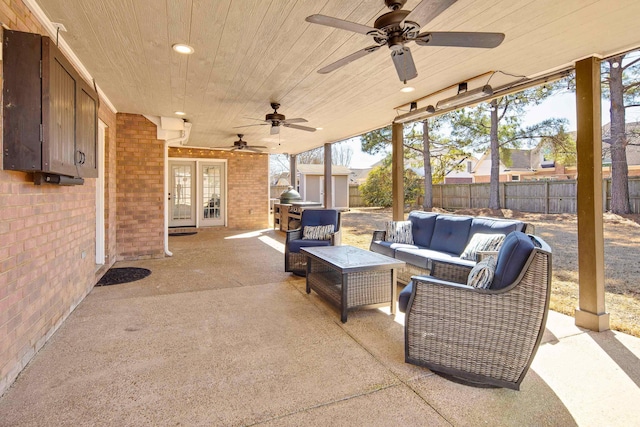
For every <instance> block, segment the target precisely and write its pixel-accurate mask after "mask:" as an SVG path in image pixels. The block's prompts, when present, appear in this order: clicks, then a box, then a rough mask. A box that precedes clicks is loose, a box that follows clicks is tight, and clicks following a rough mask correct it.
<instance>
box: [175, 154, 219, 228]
mask: <svg viewBox="0 0 640 427" xmlns="http://www.w3.org/2000/svg"><path fill="white" fill-rule="evenodd" d="M225 166H226V163H225V162H223V161H210V160H206V161H203V160H197V161H193V160H172V161H170V162H169V170H170V173H171V191H170V193H169V202H170V209H169V215H170V217H169V227H210V226H218V225H225V224H226V221H225V220H226V199H227V198H226V168H225Z"/></svg>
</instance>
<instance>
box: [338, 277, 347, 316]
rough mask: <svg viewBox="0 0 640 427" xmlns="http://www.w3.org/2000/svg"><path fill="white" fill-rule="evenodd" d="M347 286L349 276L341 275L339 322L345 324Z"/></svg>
mask: <svg viewBox="0 0 640 427" xmlns="http://www.w3.org/2000/svg"><path fill="white" fill-rule="evenodd" d="M348 286H349V276H348V275H347V274H343V275H342V297H341V298H340V321H341V322H342V323H347V311H348V310H349V301H347V295H348V293H347V288H348Z"/></svg>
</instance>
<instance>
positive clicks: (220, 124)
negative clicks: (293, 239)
mask: <svg viewBox="0 0 640 427" xmlns="http://www.w3.org/2000/svg"><path fill="white" fill-rule="evenodd" d="M35 1H36V2H37V3H38V5H39V6H40V7H41V8H42V10H43V11H44V12H45V13H46V15H47V16H48V18H49V19H50V20H51V21H52V22H58V23H62V24H64V25H65V27H66V28H67V32H66V33H62V34H61V36H62V37H63V38H64V39H65V40H66V41H67V42H68V43H69V45H70V46H71V48H72V49H73V50H74V52H75V53H76V55H77V56H78V58H80V60H81V61H82V63H83V64H84V65H85V67H86V68H87V69H88V71H89V72H90V73H91V74H92V76H93V77H94V78H95V80H96V83H97V84H98V85H99V86H100V88H101V89H102V90H103V91H104V93H105V94H106V95H107V96H108V98H109V99H110V101H111V102H112V103H113V104H114V106H115V107H116V109H117V110H118V111H119V112H127V113H139V114H147V115H154V116H169V117H175V114H174V112H175V111H185V112H186V113H187V115H186V116H185V117H186V120H188V121H189V122H191V123H192V124H193V127H192V132H191V137H190V140H189V144H188V145H190V146H197V147H225V146H229V145H232V143H233V141H234V140H236V139H237V138H236V135H235V134H236V133H243V134H245V137H244V140H246V141H248V142H249V143H250V144H254V145H266V146H267V147H269V150H268V151H269V152H270V153H292V154H294V153H299V152H302V151H305V150H308V149H311V148H315V147H318V146H321V145H323V144H324V143H327V142H335V141H340V140H343V139H346V138H348V137H351V136H356V135H359V134H361V133H363V132H366V131H369V130H372V129H376V128H379V127H383V126H386V125H388V124H390V123H391V121H392V120H393V118H394V117H395V116H396V115H398V114H401V113H403V112H406V110H407V108H408V107H403V106H406V105H408V104H409V103H410V102H411V101H414V100H416V99H422V98H424V97H425V96H427V95H429V94H432V93H434V92H437V91H441V90H442V89H446V88H450V89H448V90H445V91H443V92H441V93H440V94H439V95H437V96H434V97H431V98H429V99H426V100H423V101H421V102H420V103H419V105H418V107H423V106H426V105H427V104H428V103H435V102H436V101H437V100H438V99H439V98H445V97H448V96H451V95H454V94H455V89H453V87H455V85H456V84H457V83H459V82H462V81H467V80H469V79H470V78H472V77H474V76H479V75H482V78H479V79H476V80H472V81H470V82H469V87H470V88H473V87H474V86H480V85H483V84H485V83H486V82H487V80H488V79H489V76H491V74H487V73H488V72H491V71H503V72H505V73H509V74H512V75H519V76H527V77H535V76H538V75H541V74H545V73H548V72H550V71H552V70H556V69H559V68H562V67H566V66H567V65H571V64H572V63H573V62H574V61H575V60H577V59H580V58H583V57H586V56H588V55H592V54H597V55H601V56H603V57H606V56H610V55H612V54H614V53H617V52H620V51H624V50H628V49H631V48H636V47H638V46H640V32H638V31H637V17H638V16H640V1H637V0H483V1H477V0H459V1H457V2H456V3H455V4H453V5H452V6H451V7H450V8H448V9H447V10H445V12H444V13H442V14H441V15H440V16H438V17H437V18H436V19H435V20H433V21H432V22H431V23H430V24H429V25H428V26H427V28H423V30H425V29H427V30H432V31H492V32H503V33H505V34H506V38H505V41H504V42H503V43H502V45H500V46H499V47H497V48H495V49H491V50H485V49H464V48H452V47H447V48H442V47H425V46H423V47H421V46H418V45H416V44H413V43H411V44H410V45H409V47H410V48H411V51H412V53H413V57H414V60H415V63H416V67H417V69H418V77H417V78H416V79H413V80H410V81H409V82H408V85H410V86H413V87H415V88H416V90H415V91H414V92H412V93H402V92H400V89H401V88H402V87H403V86H404V85H403V83H402V82H401V81H399V80H398V77H397V75H396V71H395V68H394V66H393V63H392V61H391V58H390V57H389V50H388V49H387V48H386V47H383V48H382V49H380V50H379V51H377V52H375V53H373V54H370V55H367V56H366V57H364V58H361V59H359V60H357V61H355V62H353V63H351V64H349V65H347V66H344V67H342V68H341V69H339V70H337V71H335V72H333V73H330V74H326V75H321V74H318V73H317V70H318V69H319V68H321V67H323V66H325V65H328V64H330V63H332V62H334V61H336V60H338V59H340V58H342V57H343V56H346V55H348V54H350V53H353V52H355V51H357V50H360V49H362V48H364V47H366V46H370V45H372V44H373V43H372V40H371V38H370V37H368V36H364V35H361V34H355V33H350V32H347V31H344V30H339V29H331V28H328V27H323V26H320V25H313V24H309V23H307V22H306V21H305V17H307V16H309V15H312V14H316V13H320V14H324V15H329V16H334V17H337V18H340V19H346V20H349V21H353V22H357V23H361V24H365V25H370V26H372V25H373V22H374V20H375V18H376V17H378V16H379V15H381V14H382V13H385V12H387V11H388V9H386V8H385V7H384V2H383V1H382V0H357V1H356V0H351V1H344V0H271V1H267V0H86V1H82V2H73V3H70V2H69V1H68V0H35ZM418 3H419V0H409V1H408V2H407V4H406V5H405V7H404V9H408V10H411V9H413V7H415V6H416V4H418ZM72 5H73V6H72ZM174 43H188V44H190V45H191V46H193V47H194V49H195V53H194V54H192V55H189V56H183V55H179V54H177V53H175V52H174V51H173V50H172V49H171V46H172V45H173V44H174ZM516 79H517V78H515V77H510V76H508V75H506V74H502V73H498V74H495V75H493V77H491V84H492V85H500V84H506V83H508V82H511V81H515V80H516ZM272 101H275V102H279V103H280V104H281V108H280V110H279V113H281V114H284V115H286V117H287V118H294V117H303V118H305V119H307V120H308V123H305V124H304V125H308V126H310V127H321V128H323V129H322V130H319V131H317V132H313V133H311V132H304V131H300V130H295V129H290V128H283V129H282V130H281V133H280V135H279V136H278V135H274V136H272V135H270V134H269V126H251V127H246V128H241V129H236V128H235V127H236V126H243V125H250V124H256V123H259V122H257V121H255V120H251V119H264V116H265V114H267V113H271V112H272V110H271V108H270V106H269V103H270V102H272ZM398 107H400V109H398ZM402 110H404V111H402Z"/></svg>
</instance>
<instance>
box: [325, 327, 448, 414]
mask: <svg viewBox="0 0 640 427" xmlns="http://www.w3.org/2000/svg"><path fill="white" fill-rule="evenodd" d="M334 323H336V324H337V325H338V326H339V327H340V328H341V329H342V330H343V331H344V333H345V334H347V336H348V337H349V338H351V339H352V340H353V342H355V343H356V344H357V345H358V346H359V347H361V348H362V349H363V350H364V351H366V352H367V353H368V354H369V355H370V356H371V357H372V358H373V359H374V360H375V361H376V362H378V363H379V364H380V365H381V366H383V367H384V368H385V369H387V370H388V371H389V373H390V374H391V375H392V376H393V377H394V378H395V380H396V381H397V383H396V384H392V385H389V387H395V386H405V387H406V388H407V389H409V390H411V392H412V393H414V394H415V395H416V397H417V398H418V399H420V400H421V401H422V402H424V403H425V405H427V406H429V407H430V408H431V409H433V411H434V412H435V413H436V414H438V415H440V417H441V418H442V419H443V420H444V421H446V422H447V423H448V424H449V425H451V426H453V425H454V424H453V422H452V421H451V420H449V419H448V418H447V417H446V416H445V414H443V413H442V412H440V411H439V410H438V408H436V407H435V406H433V405H432V404H431V403H429V401H428V400H426V399H425V398H424V397H423V396H422V395H421V394H420V393H418V391H417V390H416V389H415V388H414V387H413V386H412V385H411V384H410V381H413V380H414V379H415V377H413V378H411V379H410V380H408V381H404V380H403V379H402V378H400V377H399V376H398V375H397V374H396V373H395V372H393V370H391V369H390V368H389V367H388V366H387V365H385V363H384V362H383V361H382V360H380V359H379V358H378V357H376V355H375V354H373V353H372V352H371V351H369V349H368V348H367V346H366V345H364V344H363V343H362V342H360V341H359V340H358V339H357V338H356V337H355V336H354V335H352V334H351V333H350V332H349V331H348V330H347V329H346V328H345V327H344V325H343V324H342V323H341V322H338V321H336V320H334ZM429 372H430V374H426V375H425V377H430V376H434V375H435V374H434V373H433V372H431V371H429ZM385 388H388V387H385Z"/></svg>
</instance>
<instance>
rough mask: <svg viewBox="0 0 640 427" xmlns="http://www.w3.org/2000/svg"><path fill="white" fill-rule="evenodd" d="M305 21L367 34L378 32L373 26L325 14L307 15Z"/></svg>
mask: <svg viewBox="0 0 640 427" xmlns="http://www.w3.org/2000/svg"><path fill="white" fill-rule="evenodd" d="M306 21H307V22H311V23H312V24H320V25H324V26H326V27H333V28H338V29H340V30H347V31H353V32H354V33H360V34H368V33H370V32H371V31H374V32H378V30H376V29H375V28H373V27H368V26H366V25H362V24H357V23H355V22H351V21H345V20H343V19H338V18H333V17H331V16H326V15H311V16H307V18H306Z"/></svg>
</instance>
